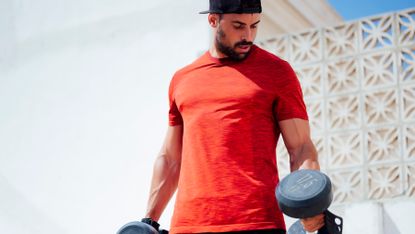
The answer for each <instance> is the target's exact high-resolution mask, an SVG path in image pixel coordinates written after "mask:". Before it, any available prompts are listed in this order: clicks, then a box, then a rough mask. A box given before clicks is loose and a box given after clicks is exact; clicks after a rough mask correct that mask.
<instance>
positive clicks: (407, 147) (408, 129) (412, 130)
mask: <svg viewBox="0 0 415 234" xmlns="http://www.w3.org/2000/svg"><path fill="white" fill-rule="evenodd" d="M403 135H404V154H405V159H406V160H415V124H410V125H404V129H403Z"/></svg>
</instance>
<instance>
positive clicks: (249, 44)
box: [235, 40, 254, 47]
mask: <svg viewBox="0 0 415 234" xmlns="http://www.w3.org/2000/svg"><path fill="white" fill-rule="evenodd" d="M253 44H254V43H253V42H252V41H246V40H244V41H240V42H237V43H235V47H238V46H252V45H253Z"/></svg>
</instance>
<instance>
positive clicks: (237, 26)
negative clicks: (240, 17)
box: [233, 24, 244, 29]
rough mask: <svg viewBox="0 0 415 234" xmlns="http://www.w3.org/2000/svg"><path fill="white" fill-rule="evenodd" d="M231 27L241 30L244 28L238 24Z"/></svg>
mask: <svg viewBox="0 0 415 234" xmlns="http://www.w3.org/2000/svg"><path fill="white" fill-rule="evenodd" d="M233 27H234V28H235V29H243V28H244V26H243V25H240V24H238V25H233Z"/></svg>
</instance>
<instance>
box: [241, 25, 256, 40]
mask: <svg viewBox="0 0 415 234" xmlns="http://www.w3.org/2000/svg"><path fill="white" fill-rule="evenodd" d="M252 37H253V32H252V29H250V28H247V29H246V30H244V33H243V34H242V38H241V39H242V40H246V41H253V38H252Z"/></svg>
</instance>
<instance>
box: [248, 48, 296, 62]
mask: <svg viewBox="0 0 415 234" xmlns="http://www.w3.org/2000/svg"><path fill="white" fill-rule="evenodd" d="M255 47H256V48H255V49H256V51H257V55H258V56H259V57H260V58H262V59H264V60H266V61H267V62H272V63H278V64H288V62H287V61H285V60H284V59H282V58H281V57H279V56H277V55H275V54H273V53H271V52H269V51H268V50H265V49H263V48H261V47H259V46H257V45H256V46H255Z"/></svg>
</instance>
